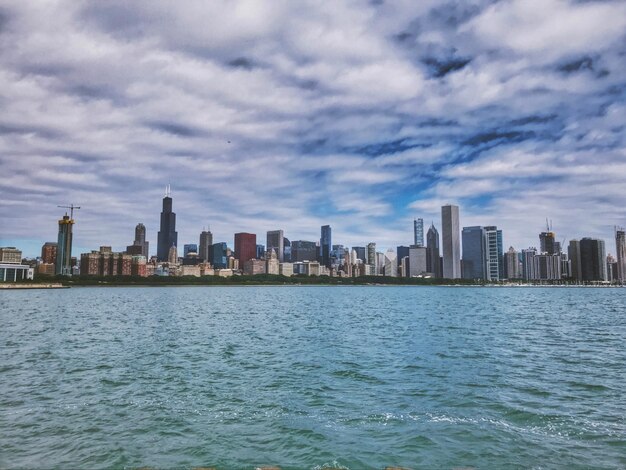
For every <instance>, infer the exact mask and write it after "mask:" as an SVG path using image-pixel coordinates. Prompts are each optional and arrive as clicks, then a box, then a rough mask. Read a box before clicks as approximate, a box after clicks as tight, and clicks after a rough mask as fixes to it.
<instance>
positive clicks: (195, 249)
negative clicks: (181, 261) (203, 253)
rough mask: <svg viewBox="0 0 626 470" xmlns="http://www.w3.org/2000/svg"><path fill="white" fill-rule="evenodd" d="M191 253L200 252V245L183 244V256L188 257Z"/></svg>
mask: <svg viewBox="0 0 626 470" xmlns="http://www.w3.org/2000/svg"><path fill="white" fill-rule="evenodd" d="M189 253H195V254H196V255H197V254H198V245H196V244H195V243H187V244H186V245H183V256H184V257H185V258H186V257H187V255H188V254H189Z"/></svg>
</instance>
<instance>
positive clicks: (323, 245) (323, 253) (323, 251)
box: [320, 225, 333, 268]
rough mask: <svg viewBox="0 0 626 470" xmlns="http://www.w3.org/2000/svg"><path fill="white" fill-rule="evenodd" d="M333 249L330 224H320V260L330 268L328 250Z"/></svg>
mask: <svg viewBox="0 0 626 470" xmlns="http://www.w3.org/2000/svg"><path fill="white" fill-rule="evenodd" d="M332 249H333V240H332V231H331V228H330V225H322V234H321V237H320V261H321V264H322V265H323V266H326V267H327V268H330V252H331V251H332Z"/></svg>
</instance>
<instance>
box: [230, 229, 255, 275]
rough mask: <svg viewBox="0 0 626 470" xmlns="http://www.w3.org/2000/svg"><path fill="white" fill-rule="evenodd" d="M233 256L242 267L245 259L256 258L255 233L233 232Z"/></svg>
mask: <svg viewBox="0 0 626 470" xmlns="http://www.w3.org/2000/svg"><path fill="white" fill-rule="evenodd" d="M235 257H236V258H237V259H238V260H239V267H240V268H242V269H243V267H244V266H245V265H246V261H248V260H251V259H254V258H256V234H254V233H245V232H240V233H236V234H235Z"/></svg>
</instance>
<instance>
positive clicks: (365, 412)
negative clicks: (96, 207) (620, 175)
mask: <svg viewBox="0 0 626 470" xmlns="http://www.w3.org/2000/svg"><path fill="white" fill-rule="evenodd" d="M270 464H273V465H280V466H281V468H283V469H289V468H303V469H306V468H308V469H313V468H316V469H320V468H324V467H325V466H327V467H332V468H349V469H367V468H380V469H382V468H384V467H385V466H388V465H390V466H391V465H396V466H405V467H410V468H413V469H417V468H448V469H449V468H454V467H475V468H537V469H539V468H541V469H550V468H568V469H572V468H626V289H592V288H466V287H410V286H406V287H373V286H372V287H368V286H364V287H356V286H349V287H297V286H290V287H172V288H73V289H66V290H40V291H12V292H6V291H2V292H0V468H14V467H19V468H90V469H97V468H113V467H114V468H124V467H126V468H136V467H140V466H150V467H152V468H170V467H177V468H190V467H192V466H216V467H218V468H223V469H226V468H228V469H230V468H248V469H252V468H254V466H257V465H270Z"/></svg>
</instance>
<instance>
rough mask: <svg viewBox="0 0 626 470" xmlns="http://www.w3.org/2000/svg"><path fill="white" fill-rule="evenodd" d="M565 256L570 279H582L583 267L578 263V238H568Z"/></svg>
mask: <svg viewBox="0 0 626 470" xmlns="http://www.w3.org/2000/svg"><path fill="white" fill-rule="evenodd" d="M567 257H568V258H569V264H570V275H571V277H572V279H574V280H576V281H582V280H583V269H582V266H581V263H580V242H579V241H578V240H570V242H569V246H568V247H567Z"/></svg>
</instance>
